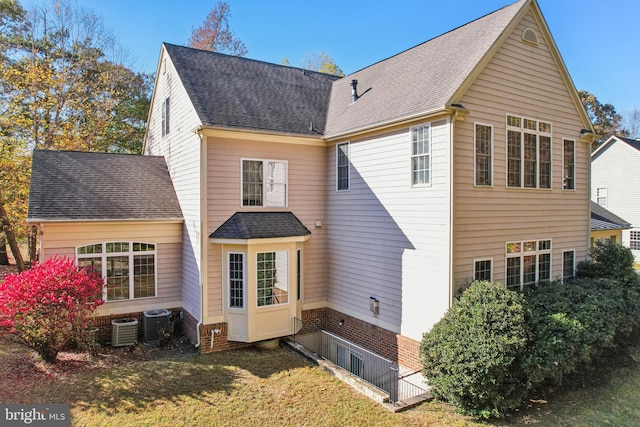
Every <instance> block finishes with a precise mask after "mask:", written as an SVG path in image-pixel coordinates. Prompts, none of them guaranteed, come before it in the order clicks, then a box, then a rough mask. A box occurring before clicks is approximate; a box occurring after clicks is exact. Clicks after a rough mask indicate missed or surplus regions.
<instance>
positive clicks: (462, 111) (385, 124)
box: [324, 105, 469, 141]
mask: <svg viewBox="0 0 640 427" xmlns="http://www.w3.org/2000/svg"><path fill="white" fill-rule="evenodd" d="M454 112H460V114H461V115H463V116H464V115H466V114H468V113H469V110H467V109H466V108H464V107H462V106H457V105H451V106H445V107H438V108H433V109H431V110H426V111H421V112H419V113H414V114H410V115H407V116H404V117H400V118H396V119H391V120H386V121H382V122H377V123H371V124H368V125H364V126H361V127H359V128H355V129H350V130H347V131H343V132H340V133H336V134H333V135H328V136H325V137H324V140H325V141H331V140H335V139H340V138H344V137H346V136H353V135H356V134H359V133H364V132H367V131H370V130H374V129H375V130H381V129H384V128H389V127H391V126H397V125H401V124H404V123H407V122H412V121H414V120H417V119H426V118H429V117H431V116H435V115H438V114H451V113H454Z"/></svg>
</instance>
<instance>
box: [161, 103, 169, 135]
mask: <svg viewBox="0 0 640 427" xmlns="http://www.w3.org/2000/svg"><path fill="white" fill-rule="evenodd" d="M169 105H170V101H169V97H168V96H167V97H166V98H165V100H164V101H163V102H162V136H165V135H168V134H169Z"/></svg>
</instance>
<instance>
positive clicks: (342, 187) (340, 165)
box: [336, 142, 350, 191]
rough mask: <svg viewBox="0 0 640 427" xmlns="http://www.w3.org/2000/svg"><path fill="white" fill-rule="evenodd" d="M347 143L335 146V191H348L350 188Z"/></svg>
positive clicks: (348, 146) (348, 147)
mask: <svg viewBox="0 0 640 427" xmlns="http://www.w3.org/2000/svg"><path fill="white" fill-rule="evenodd" d="M349 149H350V145H349V143H348V142H343V143H342V144H338V145H336V190H338V191H348V190H349V188H350V176H349V175H350V174H349V172H350V171H349V169H350V166H349V165H350V161H349V156H350V153H349Z"/></svg>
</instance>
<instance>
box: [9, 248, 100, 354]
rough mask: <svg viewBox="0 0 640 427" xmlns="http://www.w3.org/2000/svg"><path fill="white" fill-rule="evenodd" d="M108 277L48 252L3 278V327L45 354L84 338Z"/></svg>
mask: <svg viewBox="0 0 640 427" xmlns="http://www.w3.org/2000/svg"><path fill="white" fill-rule="evenodd" d="M104 286H105V285H104V281H103V280H102V277H100V275H98V274H96V273H94V272H93V271H91V270H89V269H82V270H78V268H77V266H76V265H75V263H74V261H73V260H72V259H69V258H59V257H56V258H50V259H48V260H46V261H45V262H43V263H40V264H35V265H34V266H33V267H32V268H31V269H30V270H25V271H23V272H22V273H20V274H11V275H8V276H6V277H5V280H4V282H3V283H0V328H1V329H3V330H5V331H7V332H9V333H12V334H16V335H17V336H19V337H20V338H22V339H23V340H24V342H25V343H26V344H27V345H28V346H29V347H31V348H33V349H34V350H35V351H37V352H38V353H39V354H40V355H41V356H42V358H43V359H44V360H45V361H47V362H49V363H55V361H56V357H57V355H58V353H59V352H60V351H62V350H64V349H65V348H67V347H69V346H70V345H71V344H73V343H74V342H75V343H78V342H82V341H83V340H84V339H86V334H85V333H83V332H84V331H85V330H86V329H87V327H88V326H89V325H90V322H91V318H92V315H93V312H94V311H95V309H96V308H97V307H98V306H99V305H101V304H103V303H104V301H103V300H102V289H103V288H104Z"/></svg>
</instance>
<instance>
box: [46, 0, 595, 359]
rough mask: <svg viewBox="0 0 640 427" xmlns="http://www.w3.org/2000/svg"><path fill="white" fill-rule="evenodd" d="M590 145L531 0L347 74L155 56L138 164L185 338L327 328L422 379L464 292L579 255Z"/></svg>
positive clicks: (187, 55)
mask: <svg viewBox="0 0 640 427" xmlns="http://www.w3.org/2000/svg"><path fill="white" fill-rule="evenodd" d="M591 135H592V128H591V124H590V122H589V119H588V117H587V115H586V113H585V111H584V109H583V107H582V104H581V103H580V100H579V98H578V96H577V93H576V90H575V87H574V85H573V83H572V81H571V78H570V76H569V74H568V72H567V69H566V67H565V65H564V62H563V60H562V58H561V56H560V53H559V52H558V49H557V47H556V45H555V43H554V41H553V37H552V36H551V34H550V32H549V29H548V27H547V25H546V23H545V20H544V18H543V16H542V13H541V11H540V9H539V6H538V4H537V3H536V1H535V0H521V1H518V2H516V3H514V4H512V5H509V6H506V7H504V8H502V9H500V10H497V11H495V12H493V13H491V14H489V15H486V16H484V17H482V18H479V19H477V20H475V21H473V22H470V23H468V24H466V25H464V26H461V27H459V28H457V29H454V30H452V31H450V32H447V33H445V34H443V35H441V36H439V37H436V38H434V39H431V40H429V41H427V42H425V43H423V44H420V45H418V46H416V47H413V48H411V49H408V50H405V51H403V52H402V53H399V54H398V55H395V56H393V57H390V58H387V59H383V60H381V61H380V62H377V63H375V64H373V65H371V66H370V67H367V68H364V69H362V70H360V71H357V72H356V73H354V74H352V75H349V76H347V77H344V78H337V77H334V76H329V75H325V74H320V73H315V72H310V71H308V70H301V69H297V68H292V67H284V66H280V65H275V64H269V63H265V62H260V61H254V60H250V59H244V58H238V57H232V56H227V55H223V54H218V53H213V52H207V51H201V50H195V49H191V48H186V47H181V46H175V45H171V44H164V45H163V46H162V49H161V53H160V60H159V65H158V70H157V75H156V82H155V87H154V92H153V98H152V106H151V111H150V114H149V121H148V129H147V134H146V138H145V145H144V155H145V156H158V157H163V158H164V159H165V160H166V165H167V169H168V174H169V176H170V177H171V181H172V184H173V188H174V189H175V194H176V197H177V200H178V203H179V206H180V209H181V213H182V219H183V223H180V230H181V242H182V243H181V246H180V256H179V258H180V260H179V263H180V276H179V278H174V280H177V281H178V282H179V284H180V286H179V288H180V294H179V297H178V298H179V301H180V307H179V308H180V312H181V313H182V316H183V318H184V320H185V322H184V323H185V325H186V331H187V333H188V335H189V336H190V337H191V339H192V340H193V342H194V343H196V344H197V345H199V346H200V348H201V349H202V351H210V350H217V349H226V348H231V347H234V346H239V345H246V344H247V343H252V342H256V341H261V340H265V339H270V338H276V337H282V336H288V335H292V334H294V333H298V332H300V333H304V332H306V331H310V330H315V329H324V330H327V331H330V332H331V333H333V334H335V335H337V336H340V337H343V338H345V339H348V340H350V341H351V342H354V343H356V344H357V345H359V346H361V347H362V348H366V349H369V350H372V351H374V352H376V353H378V354H381V355H382V356H384V357H386V358H387V359H390V360H392V361H397V362H399V363H400V364H402V365H404V366H407V367H417V366H419V361H418V345H419V340H420V339H421V337H422V334H423V333H424V332H426V331H428V330H429V329H430V328H431V327H432V326H433V324H434V323H435V322H437V321H438V320H439V319H440V318H441V317H442V315H443V314H444V313H445V311H446V310H447V309H448V307H449V306H450V305H451V303H452V301H453V298H454V297H455V295H456V293H457V292H458V291H459V290H460V289H461V288H463V287H464V286H465V285H467V284H469V283H471V282H472V281H473V280H475V279H488V280H496V281H501V282H503V283H504V284H505V285H506V286H507V287H508V288H512V289H522V288H524V287H526V286H528V285H530V284H532V283H535V282H537V281H543V280H551V279H559V278H563V277H567V276H571V275H573V271H574V268H575V264H576V263H577V262H578V261H580V260H582V259H585V258H586V256H587V253H588V247H589V221H590V209H589V162H590V142H591V138H590V137H591ZM88 225H89V224H87V226H88ZM76 226H78V227H80V226H79V225H78V224H76ZM47 227H48V226H47V225H45V233H44V236H45V239H44V244H43V245H44V246H45V249H44V253H45V254H47V255H49V254H51V253H52V251H53V250H52V249H48V248H47V239H46V235H47V233H46V230H47ZM92 239H94V240H95V239H98V237H92ZM90 240H91V239H90ZM147 240H149V239H147ZM85 242H86V241H85V240H83V241H82V242H79V243H77V244H75V245H74V244H72V243H71V242H70V243H69V244H68V247H73V246H78V245H83V244H85ZM158 263H160V260H159V256H158ZM158 265H160V264H158ZM159 275H160V272H159V273H158V281H160V277H159ZM158 297H160V292H158ZM105 306H106V309H107V310H113V311H117V310H119V309H120V308H119V307H120V303H114V304H112V305H110V304H105ZM158 306H166V307H165V308H169V307H168V305H167V304H165V303H164V302H161V301H158ZM171 308H173V307H171ZM334 350H335V351H336V352H337V353H338V358H339V357H340V348H339V347H336V348H335V349H334Z"/></svg>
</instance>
